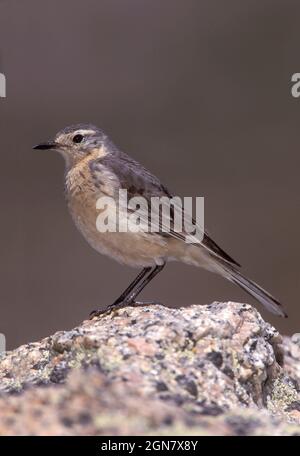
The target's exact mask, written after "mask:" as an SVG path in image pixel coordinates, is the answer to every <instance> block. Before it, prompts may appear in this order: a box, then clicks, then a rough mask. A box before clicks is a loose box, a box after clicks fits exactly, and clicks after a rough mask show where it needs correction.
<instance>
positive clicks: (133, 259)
mask: <svg viewBox="0 0 300 456" xmlns="http://www.w3.org/2000/svg"><path fill="white" fill-rule="evenodd" d="M69 209H70V213H71V215H72V218H73V220H74V222H75V224H76V226H77V228H78V229H79V231H80V232H81V233H82V234H83V236H84V238H85V239H86V240H87V242H88V243H89V244H90V245H91V247H93V248H94V249H95V250H97V252H99V253H102V254H104V255H107V256H110V257H112V258H114V259H115V260H116V261H118V262H120V263H123V264H127V265H129V266H133V267H147V266H155V265H161V264H163V263H164V262H165V260H166V257H167V251H168V243H167V241H166V240H165V239H164V238H163V237H162V236H160V235H159V234H155V233H147V232H144V231H139V232H137V233H133V232H130V231H129V232H128V231H127V232H118V231H117V232H111V231H106V232H100V231H99V230H98V229H97V217H98V215H99V211H97V209H96V200H95V199H91V198H88V199H84V200H77V199H74V198H73V199H72V201H69Z"/></svg>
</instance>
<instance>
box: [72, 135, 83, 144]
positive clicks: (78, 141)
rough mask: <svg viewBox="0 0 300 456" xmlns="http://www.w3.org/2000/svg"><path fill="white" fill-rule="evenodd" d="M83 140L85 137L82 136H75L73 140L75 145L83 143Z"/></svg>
mask: <svg viewBox="0 0 300 456" xmlns="http://www.w3.org/2000/svg"><path fill="white" fill-rule="evenodd" d="M82 140H83V136H82V135H75V136H74V138H73V142H74V143H81V141H82Z"/></svg>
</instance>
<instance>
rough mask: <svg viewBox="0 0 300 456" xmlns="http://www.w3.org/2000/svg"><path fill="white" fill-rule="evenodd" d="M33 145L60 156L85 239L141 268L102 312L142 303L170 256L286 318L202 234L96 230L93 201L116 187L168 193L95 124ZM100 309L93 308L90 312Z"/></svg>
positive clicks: (115, 197)
mask: <svg viewBox="0 0 300 456" xmlns="http://www.w3.org/2000/svg"><path fill="white" fill-rule="evenodd" d="M34 149H54V150H57V151H58V152H60V153H61V154H62V156H63V157H64V159H65V162H66V174H65V192H66V197H67V201H68V206H69V209H70V212H71V215H72V218H73V220H74V222H75V224H76V226H77V227H78V229H79V230H80V231H81V233H82V234H83V236H84V237H85V239H86V240H87V242H88V243H89V244H90V245H91V246H92V247H93V248H94V249H95V250H97V251H98V252H100V253H103V254H105V255H108V256H110V257H112V258H114V259H115V260H117V261H119V262H120V263H123V264H127V265H129V266H133V267H141V268H143V269H142V271H141V272H140V274H139V275H138V276H137V277H136V279H135V280H134V281H133V282H132V283H131V284H130V285H129V287H128V288H127V289H126V290H125V291H124V292H123V293H122V294H121V296H120V297H119V298H118V299H117V300H116V301H115V302H114V303H113V304H111V305H110V306H108V308H107V309H106V310H108V309H109V310H110V309H113V308H116V307H120V306H126V305H130V304H134V303H136V304H143V303H139V302H138V301H136V298H137V296H138V295H139V294H140V292H141V291H142V290H143V289H144V288H145V286H146V285H147V284H148V283H149V282H150V281H151V280H152V279H153V277H154V276H155V275H156V274H158V273H159V272H160V271H161V270H162V269H163V267H164V266H165V264H166V262H168V261H171V260H175V261H181V262H183V263H186V264H191V265H194V266H200V267H203V268H205V269H207V270H209V271H212V272H216V273H218V274H220V275H222V276H223V277H225V278H226V279H228V280H230V281H231V282H233V283H235V284H236V285H239V286H240V287H241V288H243V289H244V290H245V291H246V292H248V293H249V294H250V295H252V296H254V298H256V299H257V300H258V301H259V302H260V303H261V304H263V305H264V306H265V307H266V308H267V309H268V310H269V311H271V312H273V313H274V314H277V315H280V316H286V314H285V312H284V311H283V309H282V307H281V304H280V303H279V302H278V301H277V300H276V299H275V298H274V297H273V296H271V295H270V294H269V293H268V292H267V291H265V290H264V289H263V288H261V287H260V286H258V285H257V284H256V283H254V282H252V281H251V280H249V279H247V278H246V277H245V276H243V275H242V274H241V273H240V272H239V269H238V268H239V266H240V265H239V264H238V263H236V261H234V260H233V259H232V258H231V257H230V256H229V255H228V254H227V253H225V252H224V250H222V249H221V248H220V247H219V246H218V245H217V244H216V243H215V242H214V241H213V240H212V239H211V238H210V237H209V236H208V235H207V233H204V234H203V237H202V240H201V242H200V243H193V242H187V238H188V236H189V234H188V233H186V232H184V231H183V232H181V233H180V232H177V231H175V229H172V226H171V228H170V230H169V231H168V232H166V231H165V230H164V229H163V227H162V226H161V225H160V226H159V230H158V231H157V232H149V231H147V230H145V229H144V228H143V227H142V226H141V227H140V229H138V231H137V232H132V231H126V232H123V231H121V230H117V231H115V232H109V231H107V232H100V231H99V229H98V228H97V223H96V221H97V217H98V215H99V210H98V209H97V201H98V200H99V198H101V197H110V198H112V200H113V201H117V200H118V198H119V190H120V189H126V190H127V192H128V197H129V198H132V197H135V196H143V197H144V198H145V199H146V201H149V202H150V200H151V198H152V197H162V196H165V197H168V198H171V197H172V195H171V194H170V192H169V191H168V190H167V189H166V187H165V186H164V185H162V183H161V182H160V180H159V179H158V178H157V177H155V176H154V175H153V174H151V173H150V172H149V171H148V170H146V169H145V168H144V167H143V166H141V165H140V164H139V163H138V162H136V161H135V160H133V159H132V158H130V157H129V156H128V155H126V154H125V153H124V152H122V151H120V150H119V149H118V148H117V147H116V146H115V145H114V144H113V143H112V142H111V141H110V139H109V138H108V137H107V136H106V135H105V133H104V132H103V131H102V130H100V129H99V128H97V127H95V126H93V125H89V124H80V125H74V126H71V127H67V128H65V129H63V130H61V131H60V132H59V133H58V134H57V135H56V136H55V138H54V140H53V141H50V142H46V143H43V144H39V145H37V146H35V147H34ZM115 207H116V206H115ZM117 207H118V206H117ZM122 213H123V212H122ZM170 217H171V218H172V217H173V218H174V214H173V215H172V213H171V215H170ZM173 221H174V220H173ZM102 312H103V311H97V312H94V313H93V315H95V314H98V313H102Z"/></svg>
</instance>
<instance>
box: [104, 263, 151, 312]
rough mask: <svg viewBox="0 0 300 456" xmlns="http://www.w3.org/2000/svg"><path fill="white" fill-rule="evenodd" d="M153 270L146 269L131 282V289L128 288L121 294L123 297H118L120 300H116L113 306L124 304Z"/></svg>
mask: <svg viewBox="0 0 300 456" xmlns="http://www.w3.org/2000/svg"><path fill="white" fill-rule="evenodd" d="M151 269H152V268H150V267H149V268H144V269H143V270H142V271H141V272H140V273H139V274H138V276H137V277H136V278H135V279H134V280H133V282H131V284H130V285H129V287H127V288H126V290H125V291H123V293H122V294H121V296H119V297H118V299H116V301H115V302H114V303H113V304H112V306H116V305H118V304H120V303H121V302H124V301H125V300H126V299H127V298H128V296H129V295H130V293H131V292H132V290H133V289H134V288H135V287H136V286H137V285H138V284H139V282H141V280H142V279H143V278H144V277H145V275H146V274H147V273H148V272H150V271H151Z"/></svg>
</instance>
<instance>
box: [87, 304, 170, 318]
mask: <svg viewBox="0 0 300 456" xmlns="http://www.w3.org/2000/svg"><path fill="white" fill-rule="evenodd" d="M154 305H162V303H161V302H158V301H127V300H124V301H121V302H119V301H116V302H114V303H113V304H110V305H109V306H107V307H106V308H105V309H98V310H93V311H92V312H91V313H90V316H89V319H90V320H92V319H93V318H94V317H100V315H104V314H105V315H109V314H110V313H111V312H112V311H113V310H119V309H124V307H140V306H154Z"/></svg>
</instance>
